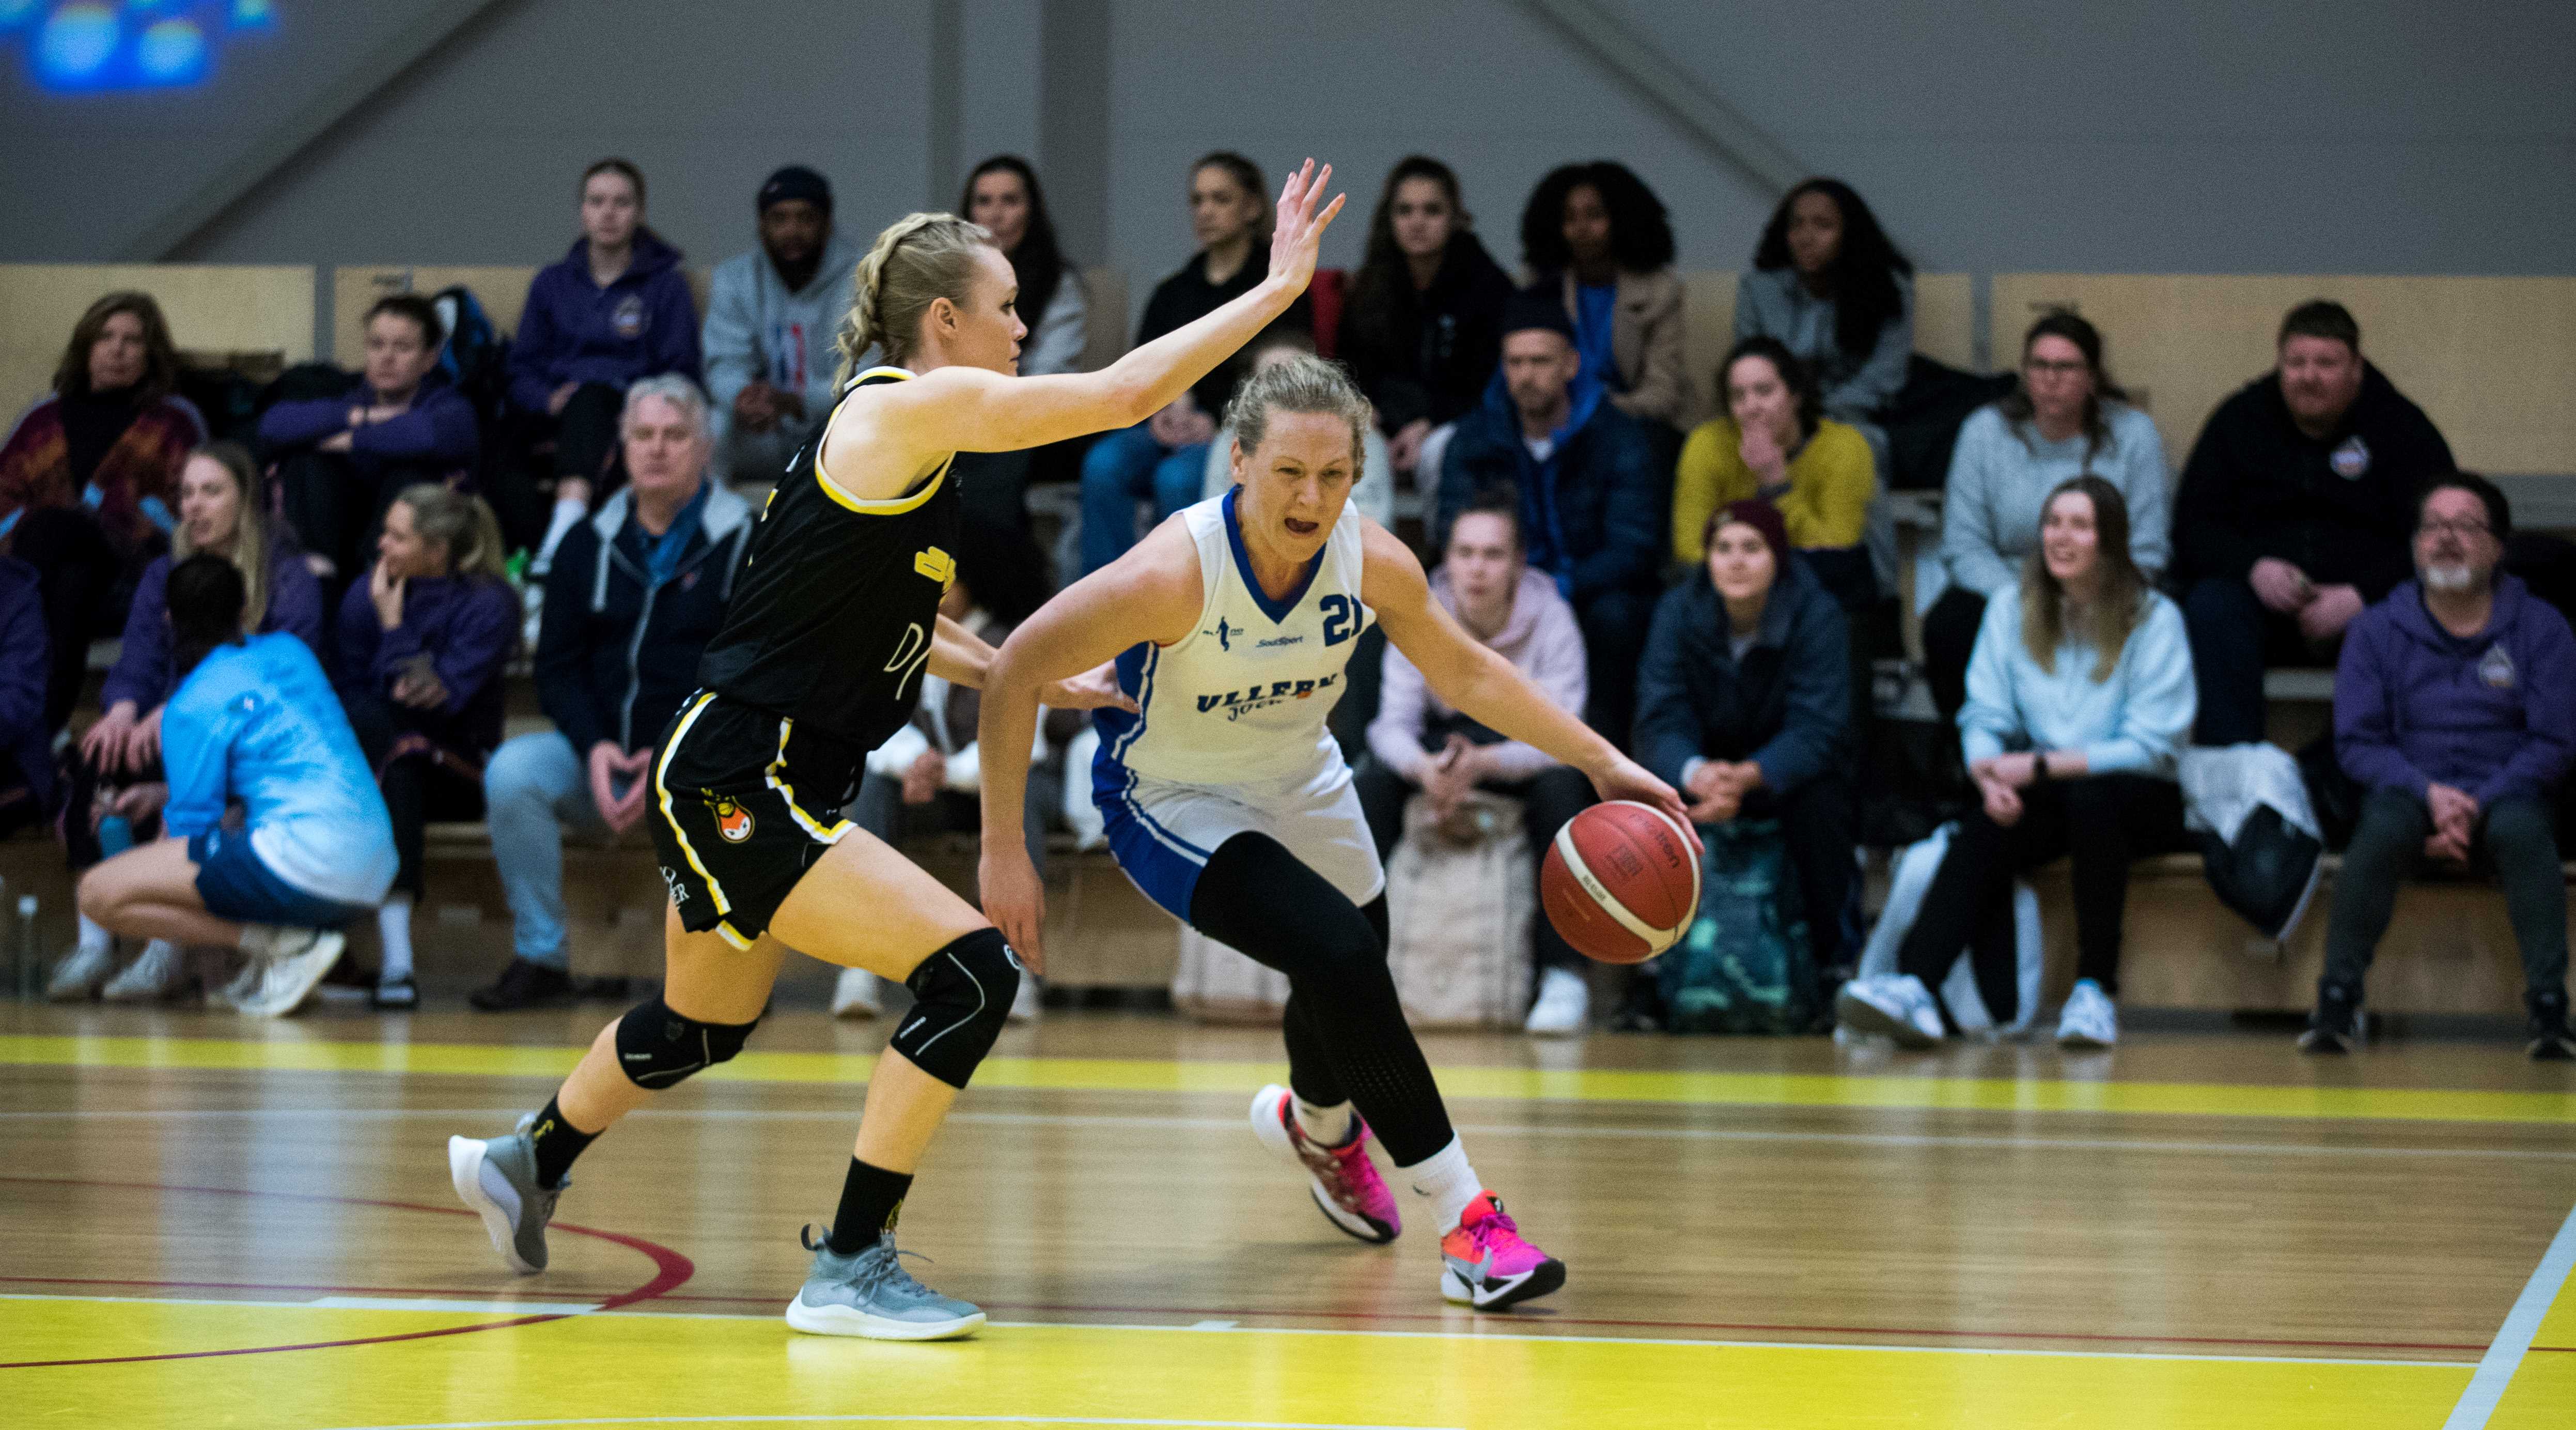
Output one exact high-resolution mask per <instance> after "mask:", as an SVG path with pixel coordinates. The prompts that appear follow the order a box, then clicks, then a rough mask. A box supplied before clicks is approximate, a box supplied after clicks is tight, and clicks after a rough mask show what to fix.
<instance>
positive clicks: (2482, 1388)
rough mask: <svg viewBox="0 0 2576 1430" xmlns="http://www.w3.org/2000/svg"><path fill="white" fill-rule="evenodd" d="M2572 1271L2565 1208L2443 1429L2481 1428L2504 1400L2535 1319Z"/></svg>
mask: <svg viewBox="0 0 2576 1430" xmlns="http://www.w3.org/2000/svg"><path fill="white" fill-rule="evenodd" d="M2571 1270H2576V1209H2570V1210H2569V1211H2568V1213H2567V1220H2565V1221H2563V1222H2560V1223H2559V1224H2558V1235H2556V1236H2554V1237H2551V1238H2550V1239H2549V1249H2548V1250H2547V1251H2545V1252H2542V1253H2541V1255H2540V1265H2539V1266H2537V1267H2535V1268H2533V1270H2532V1273H2531V1279H2530V1280H2529V1281H2526V1282H2524V1283H2523V1284H2522V1294H2521V1295H2520V1296H2518V1297H2516V1298H2514V1303H2513V1309H2512V1310H2510V1311H2507V1312H2506V1313H2505V1317H2504V1326H2503V1328H2502V1329H2500V1330H2498V1331H2497V1332H2496V1338H2495V1343H2494V1344H2493V1345H2490V1346H2488V1347H2487V1353H2486V1356H2485V1358H2483V1359H2481V1360H2480V1361H2479V1362H2478V1371H2477V1374H2475V1375H2473V1376H2470V1377H2469V1388H2468V1389H2467V1390H2464V1391H2462V1392H2460V1403H2459V1404H2458V1405H2455V1406H2453V1407H2452V1408H2451V1418H2450V1419H2448V1420H2445V1421H2443V1422H2442V1430H2484V1427H2485V1425H2486V1423H2487V1420H2488V1418H2489V1417H2491V1416H2493V1415H2494V1414H2495V1411H2496V1406H2498V1405H2500V1404H2502V1403H2503V1401H2504V1392H2505V1387H2507V1386H2509V1385H2511V1384H2513V1373H2514V1372H2515V1371H2517V1370H2519V1369H2521V1368H2522V1358H2523V1356H2524V1355H2526V1354H2528V1353H2529V1352H2530V1350H2531V1341H2532V1338H2533V1337H2534V1336H2537V1335H2539V1334H2540V1323H2541V1322H2542V1321H2543V1320H2545V1319H2547V1317H2548V1315H2549V1307H2550V1304H2551V1303H2552V1302H2554V1301H2556V1300H2557V1299H2558V1291H2559V1288H2560V1287H2562V1286H2565V1285H2566V1284H2567V1276H2568V1273H2569V1272H2570V1271H2571Z"/></svg>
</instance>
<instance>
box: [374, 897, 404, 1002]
mask: <svg viewBox="0 0 2576 1430" xmlns="http://www.w3.org/2000/svg"><path fill="white" fill-rule="evenodd" d="M376 932H377V933H378V934H379V935H380V936H382V938H383V939H384V944H385V960H384V967H383V968H382V970H380V971H379V972H378V973H377V974H376V981H377V982H378V983H399V982H401V981H402V980H404V979H406V978H409V977H411V895H409V894H396V895H394V896H393V897H392V898H390V899H387V900H385V902H384V907H382V908H380V909H377V910H376Z"/></svg>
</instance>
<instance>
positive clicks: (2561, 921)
mask: <svg viewBox="0 0 2576 1430" xmlns="http://www.w3.org/2000/svg"><path fill="white" fill-rule="evenodd" d="M2416 511H2417V517H2416V524H2415V536H2414V542H2413V545H2414V563H2415V571H2416V578H2415V579H2414V580H2412V581H2407V582H2403V583H2401V584H2400V585H2399V586H2398V587H2397V589H2396V590H2394V591H2392V592H2390V593H2389V596H2388V599H2387V600H2385V601H2382V602H2380V603H2378V604H2377V605H2374V606H2372V607H2371V608H2369V609H2368V610H2366V611H2364V612H2363V613H2362V614H2361V616H2360V617H2359V618H2358V619H2356V620H2355V621H2354V622H2353V623H2352V626H2351V629H2350V632H2349V634H2348V635H2347V636H2346V637H2345V640H2344V644H2343V658H2342V660H2341V661H2340V662H2339V663H2338V664H2337V666H2336V668H2335V693H2334V722H2335V758H2336V760H2337V761H2338V762H2339V763H2340V764H2341V765H2342V766H2343V769H2344V773H2345V774H2347V775H2350V776H2351V777H2352V778H2353V779H2354V780H2355V781H2356V782H2358V783H2359V784H2360V785H2361V786H2362V787H2363V788H2364V789H2366V790H2367V791H2368V792H2369V794H2368V798H2367V800H2366V801H2365V802H2364V804H2363V805H2362V809H2361V818H2360V820H2359V822H2358V824H2357V826H2356V827H2355V829H2354V830H2353V835H2352V844H2351V846H2350V847H2349V848H2348V849H2346V850H2345V851H2344V856H2343V871H2342V872H2341V873H2340V874H2338V875H2337V876H2336V878H2335V890H2334V914H2333V917H2332V920H2331V921H2330V922H2329V923H2328V924H2327V925H2326V966H2325V973H2324V975H2323V976H2322V977H2321V978H2319V979H2318V980H2317V1006H2316V1010H2315V1012H2314V1013H2313V1014H2312V1015H2310V1017H2309V1020H2308V1032H2307V1033H2306V1034H2305V1035H2304V1036H2303V1037H2301V1039H2300V1040H2299V1046H2300V1047H2301V1048H2303V1049H2305V1050H2307V1051H2309V1052H2317V1053H2339V1052H2343V1051H2345V1050H2346V1049H2347V1048H2348V1047H2349V1046H2350V1045H2351V1044H2352V1043H2353V1042H2355V1041H2357V1040H2358V1039H2359V1037H2360V1034H2361V988H2362V979H2363V976H2364V975H2365V974H2367V973H2368V972H2369V971H2370V961H2371V956H2372V955H2373V954H2374V953H2375V952H2376V951H2377V949H2378V946H2379V940H2380V937H2381V936H2382V935H2384V934H2385V933H2387V931H2388V921H2389V917H2390V915H2391V914H2393V913H2394V912H2395V909H2396V903H2397V890H2398V886H2399V885H2400V884H2402V883H2403V882H2405V880H2406V879H2407V877H2408V876H2409V875H2411V874H2413V873H2414V872H2415V871H2416V869H2417V868H2418V867H2419V866H2420V865H2421V864H2422V863H2423V862H2424V861H2425V860H2427V859H2430V860H2433V861H2436V862H2438V863H2440V864H2443V865H2446V866H2450V867H2452V868H2461V867H2469V866H2471V861H2472V860H2474V861H2475V863H2476V867H2480V868H2482V869H2483V870H2485V871H2489V872H2492V873H2493V874H2494V875H2495V878H2496V882H2497V883H2498V884H2500V885H2502V886H2503V889H2504V906H2505V914H2506V916H2507V918H2508V919H2510V920H2511V922H2512V924H2513V936H2514V942H2515V944H2516V945H2517V946H2519V947H2520V949H2521V951H2522V976H2523V985H2524V991H2523V1001H2524V1005H2525V1006H2526V1008H2527V1009H2528V1010H2529V1012H2530V1017H2531V1041H2530V1045H2529V1052H2530V1054H2531V1056H2532V1057H2534V1058H2536V1059H2547V1060H2553V1061H2554V1060H2559V1059H2565V1058H2576V1038H2571V1037H2570V1036H2569V1034H2568V1029H2567V885H2566V878H2565V875H2564V873H2563V871H2562V870H2561V868H2560V865H2559V862H2558V860H2559V854H2558V835H2557V832H2556V829H2555V828H2554V822H2553V808H2554V806H2555V803H2556V798H2557V794H2558V786H2559V785H2560V784H2561V783H2562V782H2563V781H2564V780H2565V778H2566V776H2567V772H2568V769H2569V767H2570V765H2571V764H2576V635H2571V634H2570V633H2569V631H2568V628H2567V621H2566V618H2565V617H2564V616H2561V615H2560V614H2559V613H2558V611H2557V609H2556V608H2554V607H2552V606H2551V605H2550V604H2549V603H2548V602H2546V601H2543V600H2540V599H2539V598H2538V597H2535V596H2534V595H2532V594H2531V592H2530V590H2529V589H2528V588H2526V587H2525V586H2524V585H2523V583H2522V582H2521V581H2520V580H2518V579H2517V578H2515V577H2512V576H2507V575H2503V574H2501V573H2499V572H2498V571H2497V570H2496V565H2497V563H2498V562H2500V561H2501V560H2503V558H2504V549H2505V545H2506V543H2507V542H2509V541H2511V540H2512V538H2513V509H2512V507H2511V506H2510V505H2508V504H2507V503H2506V501H2505V497H2504V493H2502V492H2500V491H2498V490H2496V487H2495V484H2494V483H2492V482H2489V481H2487V480H2486V479H2485V478H2483V477H2476V476H2470V475H2468V474H2466V473H2454V474H2452V475H2449V476H2444V477H2437V478H2435V479H2434V481H2433V484H2432V486H2431V487H2430V488H2429V489H2428V490H2426V492H2425V493H2424V495H2423V497H2422V500H2421V501H2420V502H2419V503H2418V505H2417V507H2416Z"/></svg>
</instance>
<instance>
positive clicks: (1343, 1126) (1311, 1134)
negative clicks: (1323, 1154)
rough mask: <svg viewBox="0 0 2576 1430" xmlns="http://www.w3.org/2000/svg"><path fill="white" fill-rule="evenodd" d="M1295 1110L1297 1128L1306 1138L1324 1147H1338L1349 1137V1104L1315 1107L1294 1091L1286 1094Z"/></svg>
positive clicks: (1339, 1103) (1341, 1103) (1340, 1103)
mask: <svg viewBox="0 0 2576 1430" xmlns="http://www.w3.org/2000/svg"><path fill="white" fill-rule="evenodd" d="M1288 1101H1289V1103H1290V1104H1291V1105H1292V1106H1293V1107H1295V1109H1296V1112H1297V1130H1298V1131H1300V1132H1303V1133H1305V1134H1306V1136H1307V1138H1308V1140H1310V1141H1314V1142H1318V1143H1321V1144H1323V1145H1324V1146H1326V1147H1339V1146H1341V1145H1342V1144H1343V1143H1344V1142H1347V1141H1349V1140H1350V1138H1351V1105H1350V1104H1349V1103H1347V1102H1337V1103H1334V1104H1333V1105H1332V1106H1330V1107H1317V1106H1316V1105H1315V1104H1313V1103H1311V1102H1308V1101H1307V1100H1306V1099H1304V1098H1302V1097H1299V1096H1297V1095H1296V1094H1295V1093H1290V1094H1289V1095H1288Z"/></svg>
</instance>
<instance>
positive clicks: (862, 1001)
mask: <svg viewBox="0 0 2576 1430" xmlns="http://www.w3.org/2000/svg"><path fill="white" fill-rule="evenodd" d="M884 1011H885V995H884V994H883V993H882V992H880V991H879V990H878V988H877V976H876V975H875V974H873V973H870V972H868V971H867V970H866V969H864V968H844V969H842V970H841V976H840V977H839V978H838V979H836V980H834V982H833V984H832V1016H833V1017H835V1018H852V1019H856V1018H873V1017H875V1016H876V1015H878V1014H879V1013H882V1012H884Z"/></svg>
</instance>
